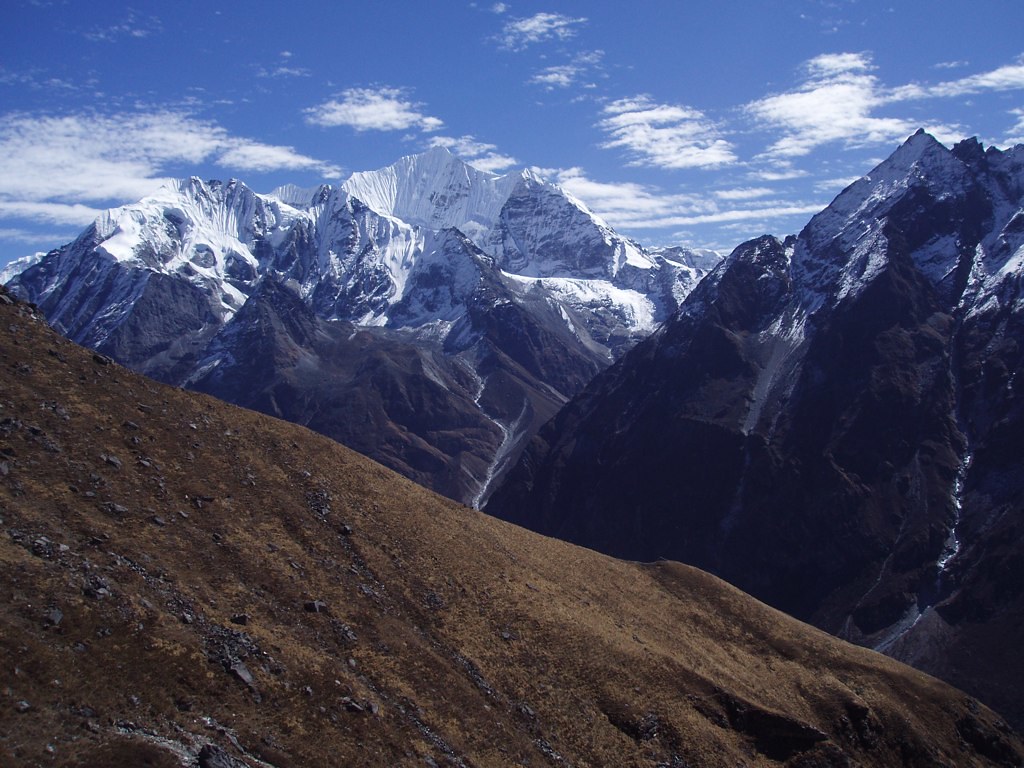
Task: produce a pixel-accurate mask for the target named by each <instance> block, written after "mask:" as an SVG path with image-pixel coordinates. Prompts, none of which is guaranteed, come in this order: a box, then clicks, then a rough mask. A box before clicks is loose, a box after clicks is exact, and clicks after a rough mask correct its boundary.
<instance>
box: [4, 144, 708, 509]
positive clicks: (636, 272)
mask: <svg viewBox="0 0 1024 768" xmlns="http://www.w3.org/2000/svg"><path fill="white" fill-rule="evenodd" d="M718 260H719V257H718V255H717V254H715V253H714V252H699V251H688V250H686V249H681V248H670V249H661V250H650V249H644V248H641V247H640V246H639V245H637V244H636V243H634V242H631V241H629V240H627V239H625V238H622V237H620V236H619V235H617V234H616V233H615V232H614V231H613V230H611V229H610V228H609V227H608V226H607V225H606V224H605V223H604V222H603V221H602V220H601V219H600V218H598V217H597V216H595V215H594V214H593V213H591V212H590V211H589V210H588V209H587V208H586V206H585V205H584V204H583V203H581V202H580V201H578V200H576V199H575V198H573V197H572V196H571V195H569V194H567V193H566V192H564V191H563V190H561V189H560V188H558V187H556V186H554V185H551V184H548V183H546V182H544V181H543V180H541V179H540V178H539V177H538V176H536V175H535V174H534V173H532V172H530V171H523V172H522V173H519V174H509V175H506V176H495V175H493V174H489V173H484V172H481V171H478V170H476V169H474V168H472V167H471V166H469V165H466V164H465V163H463V162H462V161H460V160H458V159H457V158H455V157H453V156H452V155H451V154H450V153H449V152H448V151H447V150H445V149H440V148H438V149H433V150H431V151H429V152H426V153H424V154H421V155H415V156H411V157H406V158H403V159H401V160H400V161H398V162H397V163H395V164H394V165H392V166H389V167H387V168H384V169H380V170H378V171H371V172H364V173H357V174H354V175H353V176H352V177H351V178H350V179H349V180H348V181H346V182H345V183H344V184H342V185H340V186H338V187H331V186H326V185H325V186H320V187H317V188H315V189H308V190H302V189H298V188H295V187H284V188H281V189H279V190H276V191H275V192H274V193H273V194H270V195H260V194H257V193H255V192H253V191H252V190H250V189H249V188H248V187H246V186H245V185H244V184H242V183H241V182H238V181H230V182H228V183H221V182H216V181H213V182H208V183H207V182H203V181H200V180H199V179H196V178H192V179H188V180H184V181H181V182H176V183H172V184H169V185H167V186H166V187H164V188H163V189H161V190H160V191H159V192H157V193H156V194H154V195H153V196H151V197H149V198H146V199H144V200H142V201H140V202H139V203H137V204H132V205H127V206H124V207H122V208H118V209H114V210H110V211H107V212H106V213H104V214H103V215H102V216H100V217H99V218H98V219H97V220H96V221H95V222H94V223H93V224H92V225H91V226H90V227H88V228H87V229H86V230H85V231H84V232H83V233H82V234H81V235H80V236H79V237H78V238H77V239H76V240H75V241H74V242H72V243H69V244H67V245H65V246H63V247H62V248H59V249H57V250H55V251H53V252H51V253H49V254H47V255H45V256H44V257H42V258H41V259H40V260H37V261H35V263H30V264H29V265H28V266H27V267H26V268H24V269H22V270H21V271H20V272H18V273H17V274H16V275H14V276H13V278H12V279H10V281H9V284H10V286H11V289H12V291H14V292H15V293H16V294H17V295H19V296H21V297H23V298H25V299H27V300H29V301H32V302H35V303H36V304H38V305H39V306H40V307H41V308H42V310H43V311H44V312H45V314H46V316H47V317H48V318H49V319H50V322H51V323H53V325H54V327H55V328H57V329H58V330H60V331H61V332H62V333H64V334H65V335H67V336H68V337H69V338H71V339H73V340H75V341H77V342H79V343H81V344H84V345H86V346H89V347H91V348H93V349H95V350H97V351H100V352H102V353H104V354H108V355H110V356H111V357H113V358H114V359H116V360H118V361H119V362H122V363H124V364H125V365H128V366H130V367H132V368H133V369H135V370H137V371H140V372H142V373H145V374H147V375H149V376H151V377H153V378H156V379H158V380H160V381H163V382H166V383H171V384H175V385H182V386H187V387H190V388H193V389H198V390H201V391H206V392H210V393H212V394H216V395H217V396H219V397H222V398H224V399H226V400H229V401H231V402H235V403H239V404H242V405H246V406H248V407H252V408H256V409H259V410H263V411H265V412H267V413H270V414H273V415H277V416H281V417H283V418H286V419H288V420H290V421H294V422H297V423H300V424H305V425H308V426H310V427H312V428H313V429H315V430H317V431H319V432H321V433H323V434H325V435H328V436H330V437H333V438H335V439H337V440H339V441H341V442H343V443H345V444H347V445H350V446H351V447H354V448H356V449H357V450H359V451H361V452H363V453H365V454H367V455H369V456H371V457H373V458H376V459H378V460H380V461H382V462H384V463H385V464H387V465H388V466H391V467H393V468H395V469H397V470H399V471H401V472H403V473H404V474H406V475H407V476H409V477H411V478H413V479H415V480H417V481H418V482H421V483H423V484H424V485H427V486H428V487H431V488H434V489H435V490H438V491H440V492H442V493H445V494H446V495H448V496H451V497H452V498H455V499H459V500H462V501H464V502H466V503H469V504H473V505H475V506H479V505H480V504H482V503H483V502H484V501H485V500H486V498H487V496H488V495H489V493H490V491H491V490H492V489H493V487H494V485H495V481H496V480H497V479H498V478H500V477H501V476H502V474H503V471H504V469H505V468H506V467H507V466H508V465H509V464H510V462H511V461H512V460H514V458H515V457H516V456H517V455H518V452H519V450H521V448H522V446H523V445H524V444H525V441H526V440H528V438H529V437H530V436H531V435H532V434H533V433H534V432H535V431H536V430H537V429H538V428H539V427H540V425H541V424H543V423H544V422H545V421H547V420H548V419H549V418H550V417H552V416H553V415H554V414H555V412H556V411H557V410H558V409H559V408H560V407H561V406H562V405H563V404H564V403H565V402H566V401H567V400H568V398H569V397H571V396H572V395H574V394H576V392H578V391H579V390H580V389H581V388H582V386H583V385H584V384H586V383H587V382H588V381H589V380H590V379H591V378H592V377H593V376H594V374H596V373H597V372H598V371H600V370H602V369H603V368H604V367H606V366H607V365H609V364H610V363H611V362H613V361H614V360H615V359H617V357H619V356H620V355H621V354H622V353H623V352H624V351H625V350H626V349H628V348H629V347H630V346H632V345H633V344H634V343H636V341H638V340H640V339H641V338H644V337H646V336H647V335H649V334H650V333H651V332H653V331H654V329H655V328H656V327H657V325H658V324H660V323H661V322H662V321H664V320H665V319H666V318H667V317H668V316H669V315H671V313H672V312H674V311H675V309H676V308H677V307H678V306H679V303H680V302H681V301H682V299H683V298H684V297H685V296H686V294H687V293H688V292H689V291H690V290H691V289H692V288H693V286H694V285H695V284H696V283H697V282H698V280H699V279H700V278H701V277H702V276H703V275H704V274H705V273H706V272H707V271H708V270H709V269H710V268H711V267H712V266H714V264H716V263H717V261H718ZM23 266H24V265H23ZM256 329H259V330H256Z"/></svg>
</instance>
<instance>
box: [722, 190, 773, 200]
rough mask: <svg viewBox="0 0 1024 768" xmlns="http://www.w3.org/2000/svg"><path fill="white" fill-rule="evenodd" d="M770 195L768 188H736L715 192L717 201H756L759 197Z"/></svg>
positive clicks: (770, 191)
mask: <svg viewBox="0 0 1024 768" xmlns="http://www.w3.org/2000/svg"><path fill="white" fill-rule="evenodd" d="M770 194H772V190H771V189H769V188H768V187H738V188H736V189H718V190H715V193H714V195H715V197H717V198H718V199H719V200H730V201H731V200H756V199H757V198H759V197H767V196H768V195H770Z"/></svg>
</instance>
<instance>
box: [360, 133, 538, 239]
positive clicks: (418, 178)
mask: <svg viewBox="0 0 1024 768" xmlns="http://www.w3.org/2000/svg"><path fill="white" fill-rule="evenodd" d="M522 178H523V175H522V174H514V173H513V174H507V175H505V176H498V175H495V174H493V173H487V172H485V171H480V170H477V169H476V168H474V167H473V166H471V165H468V164H467V163H464V162H463V161H462V160H459V159H458V158H457V157H455V156H454V155H453V154H452V153H451V152H449V151H448V150H447V149H445V148H444V147H435V148H433V149H430V150H428V151H426V152H423V153H421V154H418V155H409V156H407V157H403V158H401V159H400V160H398V161H397V162H396V163H393V164H392V165H389V166H387V167H385V168H381V169H379V170H376V171H360V172H357V173H353V174H352V175H351V176H350V177H349V178H348V180H347V181H345V182H343V183H342V185H341V188H342V189H344V190H345V191H346V192H348V193H349V194H350V195H352V196H353V197H355V198H358V199H359V200H360V201H361V202H363V203H365V204H366V205H367V206H369V208H370V209H371V210H373V211H376V212H377V213H379V214H381V215H384V216H393V217H395V218H398V219H401V220H402V221H405V222H407V223H409V224H412V225H414V226H421V227H426V228H427V229H445V228H448V227H454V228H456V229H459V230H462V232H463V233H465V234H466V235H468V236H469V237H470V238H471V239H473V240H474V241H477V240H479V238H480V236H481V235H482V234H483V233H484V232H486V231H487V230H489V229H490V228H491V227H493V226H494V223H495V222H496V221H497V219H498V215H499V214H500V213H501V209H502V207H503V206H504V205H505V202H506V201H507V200H508V197H509V195H510V194H511V193H512V190H513V189H514V188H515V186H516V184H517V183H518V182H519V181H520V179H522Z"/></svg>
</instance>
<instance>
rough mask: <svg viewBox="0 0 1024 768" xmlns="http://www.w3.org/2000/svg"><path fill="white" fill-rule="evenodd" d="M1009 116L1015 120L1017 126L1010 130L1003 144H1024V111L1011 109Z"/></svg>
mask: <svg viewBox="0 0 1024 768" xmlns="http://www.w3.org/2000/svg"><path fill="white" fill-rule="evenodd" d="M1010 114H1011V115H1013V116H1014V117H1016V118H1017V124H1016V125H1015V126H1013V128H1011V129H1010V133H1009V135H1008V136H1007V138H1006V141H1005V142H1004V143H1005V144H1006V145H1014V144H1024V109H1011V110H1010Z"/></svg>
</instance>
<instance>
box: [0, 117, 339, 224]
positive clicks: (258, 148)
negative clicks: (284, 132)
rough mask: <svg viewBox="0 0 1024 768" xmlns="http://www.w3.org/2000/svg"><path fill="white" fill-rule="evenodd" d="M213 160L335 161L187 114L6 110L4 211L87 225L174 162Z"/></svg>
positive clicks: (151, 184) (0, 206)
mask: <svg viewBox="0 0 1024 768" xmlns="http://www.w3.org/2000/svg"><path fill="white" fill-rule="evenodd" d="M200 162H212V163H215V164H217V165H219V166H221V167H223V168H224V169H225V170H227V171H229V172H245V171H249V172H265V171H272V170H306V171H315V172H317V173H320V174H323V175H324V176H327V177H336V176H338V175H340V169H338V168H337V167H336V166H334V165H331V164H329V163H326V162H323V161H321V160H317V159H315V158H312V157H308V156H306V155H303V154H301V153H299V152H297V151H295V150H294V149H293V148H291V147H283V146H274V145H270V144H264V143H262V142H258V141H254V140H252V139H249V138H245V137H239V136H233V135H231V134H230V133H229V132H228V131H227V130H226V129H225V128H223V127H222V126H220V125H218V124H216V123H213V122H210V121H205V120H198V119H196V118H194V117H191V116H189V115H187V114H183V113H180V112H167V111H158V112H134V113H128V114H113V115H103V114H96V113H82V114H70V115H63V116H59V117H56V116H41V115H29V114H20V113H19V114H8V115H4V116H0V217H4V218H15V217H22V218H27V219H32V220H34V221H45V222H50V223H54V224H79V225H80V224H83V223H87V222H88V221H89V220H91V219H92V218H93V217H94V216H95V215H96V208H94V207H93V205H91V204H103V203H108V202H111V201H123V200H132V199H137V198H139V197H142V196H144V195H146V194H149V193H150V192H152V191H153V190H154V189H155V188H156V187H157V186H159V185H160V184H161V183H163V182H164V181H165V180H166V179H167V178H168V175H169V174H170V173H171V172H173V170H174V168H175V166H180V165H185V166H194V165H195V164H197V163H200Z"/></svg>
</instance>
